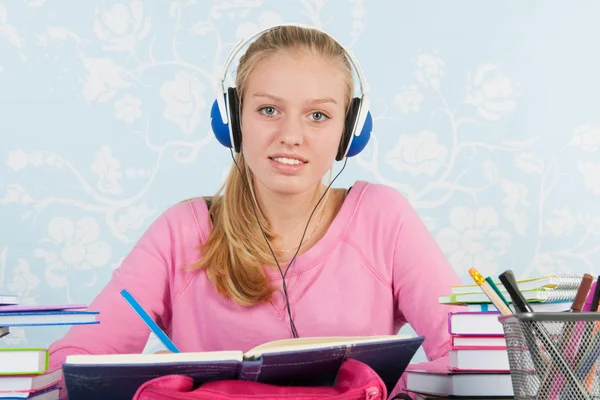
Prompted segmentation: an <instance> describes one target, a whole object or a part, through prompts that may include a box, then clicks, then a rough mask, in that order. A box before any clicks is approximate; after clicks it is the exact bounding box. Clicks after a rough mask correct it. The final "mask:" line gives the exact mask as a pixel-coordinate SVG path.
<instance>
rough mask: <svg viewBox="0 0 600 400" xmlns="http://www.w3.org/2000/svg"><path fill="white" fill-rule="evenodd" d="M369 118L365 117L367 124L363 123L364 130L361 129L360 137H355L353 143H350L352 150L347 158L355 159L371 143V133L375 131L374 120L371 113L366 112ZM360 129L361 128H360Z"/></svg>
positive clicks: (349, 150)
mask: <svg viewBox="0 0 600 400" xmlns="http://www.w3.org/2000/svg"><path fill="white" fill-rule="evenodd" d="M366 113H367V116H366V117H365V122H364V123H363V126H362V128H361V129H360V134H359V135H354V137H353V138H352V142H351V143H350V148H349V149H348V152H347V153H346V157H353V156H355V155H357V154H358V153H360V152H361V151H363V150H364V148H365V147H367V144H368V143H369V139H370V138H371V131H372V130H373V118H372V117H371V112H370V111H366ZM359 128H360V127H359Z"/></svg>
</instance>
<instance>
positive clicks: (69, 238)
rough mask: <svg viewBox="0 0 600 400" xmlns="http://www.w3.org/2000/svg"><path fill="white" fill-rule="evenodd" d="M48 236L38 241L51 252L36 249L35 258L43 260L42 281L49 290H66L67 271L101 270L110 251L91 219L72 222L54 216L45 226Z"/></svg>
mask: <svg viewBox="0 0 600 400" xmlns="http://www.w3.org/2000/svg"><path fill="white" fill-rule="evenodd" d="M48 233H49V235H50V237H49V238H45V239H43V240H42V242H43V243H49V244H52V245H53V247H54V249H53V250H45V249H36V256H38V257H42V258H44V260H45V261H46V263H47V265H46V270H45V277H46V281H47V282H48V284H49V285H50V286H51V287H53V288H65V287H66V288H68V287H69V285H70V284H72V282H69V272H70V271H71V270H90V271H91V270H93V269H96V268H99V267H103V266H105V265H106V264H107V263H108V262H109V260H110V258H111V256H112V248H111V247H110V245H109V244H108V243H106V242H105V241H104V240H102V239H101V238H100V226H99V225H98V222H96V220H95V219H93V218H90V217H83V218H81V219H79V220H78V221H77V222H75V223H74V222H73V220H71V219H70V218H65V217H56V218H53V219H52V220H51V221H50V223H49V224H48ZM90 276H91V277H92V278H93V277H94V274H93V273H92V272H91V273H90Z"/></svg>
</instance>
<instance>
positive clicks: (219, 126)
mask: <svg viewBox="0 0 600 400" xmlns="http://www.w3.org/2000/svg"><path fill="white" fill-rule="evenodd" d="M223 98H224V99H225V101H224V102H223V104H225V105H226V104H227V96H225V95H223ZM225 107H227V106H225ZM210 126H211V128H212V131H213V134H214V135H215V138H216V139H217V141H218V142H219V143H221V144H222V145H223V146H225V147H228V148H231V147H233V143H231V136H230V135H229V126H228V124H226V123H225V122H223V118H222V117H221V111H220V110H219V102H218V101H217V100H215V101H214V102H213V105H212V107H211V109H210Z"/></svg>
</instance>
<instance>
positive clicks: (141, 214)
mask: <svg viewBox="0 0 600 400" xmlns="http://www.w3.org/2000/svg"><path fill="white" fill-rule="evenodd" d="M193 3H196V4H193ZM598 15H600V2H597V1H579V2H562V1H543V2H542V1H526V2H524V1H502V2H500V1H498V2H482V1H475V0H472V1H418V2H417V1H413V2H408V1H369V2H367V1H360V0H351V1H345V0H332V1H324V0H321V1H317V0H313V1H309V0H306V1H300V0H295V1H281V0H278V1H277V0H272V1H251V0H246V1H210V2H209V1H196V2H192V1H171V2H166V1H153V2H150V1H148V2H145V3H143V4H142V3H141V2H139V1H137V2H136V1H134V2H123V3H120V2H114V1H102V2H100V1H95V2H92V1H75V0H71V1H66V0H63V1H61V0H55V1H46V0H22V1H17V0H10V1H4V2H3V4H0V135H1V138H2V142H1V143H2V145H1V146H0V292H7V293H16V294H18V295H19V296H21V299H22V302H23V303H27V304H34V303H39V304H44V303H69V302H73V303H82V302H83V303H87V302H89V301H91V300H92V298H93V297H94V296H95V295H96V294H97V293H98V291H99V290H100V289H101V288H102V287H103V285H104V284H105V283H106V282H107V280H108V279H109V277H110V274H111V272H112V270H113V269H114V268H116V267H117V266H118V265H119V261H120V260H121V259H122V258H123V257H124V255H125V254H127V252H128V251H129V249H130V248H131V246H132V245H133V243H134V242H135V241H136V240H137V238H138V237H139V236H140V235H141V233H142V232H143V231H144V229H145V228H146V227H147V226H148V225H149V224H150V222H151V221H152V220H153V219H154V218H156V216H157V215H158V214H159V213H160V212H161V211H162V210H164V209H165V208H166V207H168V206H170V205H171V204H173V203H176V202H178V201H179V200H182V199H184V198H188V197H192V196H197V195H204V194H211V193H213V192H214V191H215V190H216V189H217V187H218V186H219V184H220V182H221V179H222V177H223V175H224V173H225V171H226V169H227V167H228V166H229V163H230V156H229V153H228V151H226V150H225V149H224V148H222V147H220V146H219V144H218V143H217V142H216V141H215V140H214V139H213V137H212V136H211V132H210V129H209V128H210V125H209V118H208V114H209V107H210V105H211V103H212V101H213V98H214V92H213V83H214V79H213V77H214V75H215V74H216V73H218V72H219V69H218V68H219V65H220V63H222V62H223V61H224V58H225V57H226V55H227V53H228V51H229V50H230V48H231V46H232V44H233V43H234V42H235V41H236V39H237V38H239V37H241V36H242V35H245V34H247V33H250V32H253V31H255V30H257V29H258V28H259V27H263V26H268V25H270V24H274V23H277V22H302V23H306V24H313V25H316V26H319V27H322V28H324V29H326V30H328V31H329V32H330V33H332V34H333V35H334V36H336V37H337V38H338V39H339V40H340V41H341V42H342V43H344V44H345V45H348V46H349V47H351V48H352V50H353V52H354V53H355V55H356V56H357V57H358V59H359V60H360V62H361V65H362V68H363V70H364V73H365V75H366V77H367V78H368V81H369V83H370V88H371V93H372V113H373V115H374V117H375V129H374V135H373V140H372V142H371V143H370V144H369V146H368V147H367V150H366V151H365V152H364V153H363V154H361V155H360V156H359V157H356V158H354V159H351V160H350V162H349V163H348V166H347V169H346V170H345V171H344V172H343V174H342V176H341V177H340V178H339V180H338V181H337V182H336V186H348V185H350V184H351V183H352V182H353V181H354V180H355V179H366V180H373V181H377V182H384V183H387V184H390V185H393V186H394V187H396V188H397V189H398V190H400V191H401V192H402V193H404V194H405V195H406V196H407V197H408V198H409V200H410V201H411V202H412V204H413V205H414V207H415V208H416V209H417V210H418V212H419V213H420V214H421V215H422V216H423V218H424V219H425V220H426V222H427V224H428V226H429V228H430V229H431V231H432V233H433V234H434V235H435V237H436V238H437V240H438V241H439V243H440V245H441V246H442V248H443V249H444V251H445V252H446V254H447V255H448V257H449V259H450V260H451V261H452V264H453V265H454V266H455V268H456V270H457V271H458V272H459V273H460V275H461V276H462V277H463V278H464V279H465V281H468V279H467V274H466V271H467V269H468V267H470V266H473V265H474V266H477V267H478V268H479V269H480V270H481V271H482V272H484V273H486V274H496V275H497V274H498V273H500V272H502V271H503V270H504V269H507V268H512V269H514V270H515V271H516V273H517V275H518V276H519V277H531V276H534V275H539V274H545V273H548V272H550V271H578V272H581V271H590V272H591V273H593V274H594V275H596V274H598V273H600V272H599V269H598V265H599V264H600V208H599V203H600V153H599V151H598V149H599V147H600V107H599V106H600V100H599V97H598V95H599V93H600V79H599V76H600V75H599V74H600V52H598V38H599V37H600V24H598V19H597V16H598ZM65 330H66V328H52V329H43V328H27V329H16V328H15V329H13V333H12V334H11V335H10V336H9V337H7V338H6V339H5V340H4V342H3V344H2V345H9V346H22V345H32V346H33V345H40V346H47V345H49V344H50V343H51V342H52V341H53V340H55V339H57V338H58V337H60V336H61V335H62V334H63V333H64V332H65Z"/></svg>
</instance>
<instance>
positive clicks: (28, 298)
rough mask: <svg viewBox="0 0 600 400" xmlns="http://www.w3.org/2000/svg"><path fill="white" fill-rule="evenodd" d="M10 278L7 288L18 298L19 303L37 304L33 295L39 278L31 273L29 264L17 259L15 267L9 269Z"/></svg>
mask: <svg viewBox="0 0 600 400" xmlns="http://www.w3.org/2000/svg"><path fill="white" fill-rule="evenodd" d="M10 276H11V278H10V279H9V282H8V284H7V288H8V290H9V291H10V292H12V293H14V294H16V295H17V296H19V303H20V304H23V305H27V304H37V300H36V298H35V293H36V289H37V288H38V287H39V285H40V278H38V276H37V275H35V274H33V273H32V272H31V268H30V266H29V263H28V262H27V261H26V260H23V259H19V260H18V261H17V265H16V266H14V267H13V268H12V269H11V271H10Z"/></svg>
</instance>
